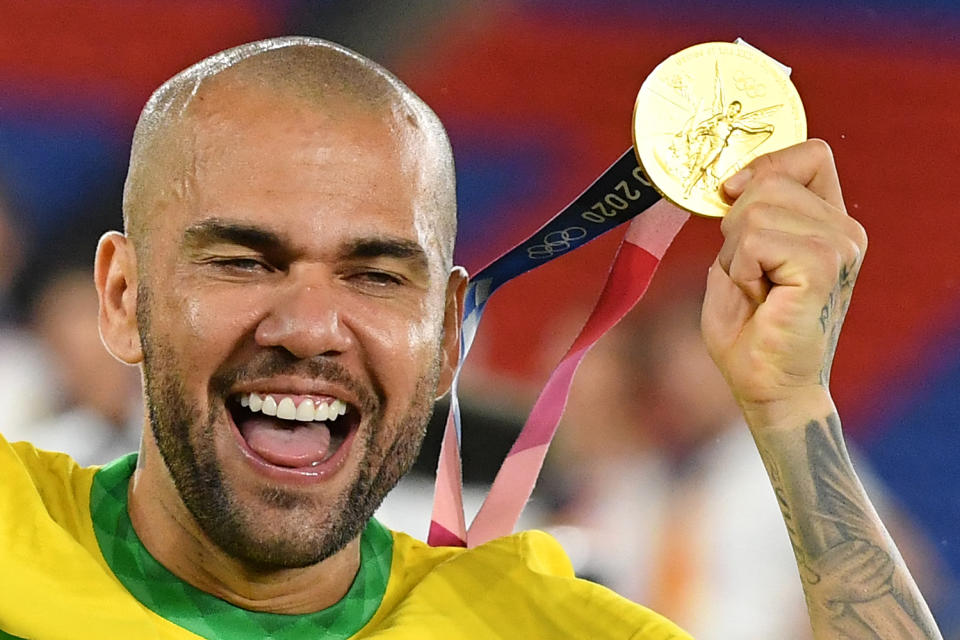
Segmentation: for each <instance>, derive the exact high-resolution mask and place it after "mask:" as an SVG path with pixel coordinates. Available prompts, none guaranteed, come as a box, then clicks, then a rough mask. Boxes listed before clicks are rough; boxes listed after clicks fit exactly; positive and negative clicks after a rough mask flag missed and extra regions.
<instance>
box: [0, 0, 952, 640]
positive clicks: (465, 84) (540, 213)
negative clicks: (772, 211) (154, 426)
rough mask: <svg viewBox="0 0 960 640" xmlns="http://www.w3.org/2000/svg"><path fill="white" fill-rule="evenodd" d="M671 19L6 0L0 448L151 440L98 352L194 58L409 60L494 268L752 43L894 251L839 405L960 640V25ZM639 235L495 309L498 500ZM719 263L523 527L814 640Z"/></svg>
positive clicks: (427, 479) (512, 291)
mask: <svg viewBox="0 0 960 640" xmlns="http://www.w3.org/2000/svg"><path fill="white" fill-rule="evenodd" d="M669 4H670V6H669V7H667V6H666V4H665V3H653V2H627V1H626V0H623V1H619V2H618V1H614V2H606V3H602V2H599V1H598V2H589V1H588V2H573V1H572V0H570V1H565V0H560V1H557V2H550V3H547V2H538V1H532V0H531V1H529V2H505V1H497V2H481V1H480V0H473V1H471V0H424V1H421V2H409V3H407V2H405V3H389V4H388V3H379V2H374V1H373V0H360V1H353V2H346V1H342V2H341V1H336V0H325V1H319V0H316V1H312V2H306V1H297V0H276V1H274V2H267V1H266V0H260V1H257V0H245V1H242V0H198V1H189V2H188V1H186V0H176V1H174V0H170V1H166V2H161V1H160V0H156V1H148V0H97V1H88V2H78V1H70V0H46V1H44V2H37V3H23V2H18V1H17V0H0V407H3V408H4V412H3V418H2V421H0V433H2V434H3V435H4V437H6V438H7V439H8V440H17V439H25V440H30V441H33V442H34V443H36V444H37V445H38V446H40V447H42V448H49V449H54V450H62V451H66V452H68V453H71V454H72V455H73V456H74V457H75V458H76V459H77V460H78V461H80V462H81V463H83V464H98V463H103V462H107V461H109V460H111V459H113V458H115V457H117V456H119V455H120V454H122V453H125V452H128V451H132V450H135V449H136V448H137V446H138V442H139V438H140V432H141V430H142V424H143V407H142V402H141V399H140V379H139V375H138V372H137V371H136V370H134V369H131V368H128V367H125V366H123V365H121V364H119V363H118V362H116V361H115V360H113V359H112V358H111V357H110V356H109V354H107V353H106V351H105V349H104V348H103V346H102V345H101V343H100V341H99V337H98V333H97V299H96V292H95V290H94V288H93V283H92V267H93V265H92V256H93V251H94V248H95V246H96V242H97V238H98V237H99V235H100V234H101V233H102V232H103V231H106V230H108V229H112V228H119V227H120V225H121V220H120V210H121V202H120V194H121V190H122V181H123V177H124V171H125V163H126V159H127V155H126V154H127V153H128V150H127V148H126V147H127V145H128V144H129V138H130V134H131V133H132V129H133V124H134V123H135V121H136V115H137V112H138V110H139V108H140V106H141V105H142V104H143V102H144V101H145V100H146V98H147V97H148V95H149V92H150V91H151V89H152V88H154V87H155V86H157V85H158V84H159V83H160V82H162V81H163V80H165V79H166V78H167V77H169V76H170V75H172V74H173V73H175V72H176V71H178V70H180V69H181V68H183V67H184V66H186V65H188V64H190V63H191V62H193V61H195V60H198V59H199V58H201V57H203V56H205V55H208V54H210V53H213V52H214V51H217V50H219V49H222V48H225V47H228V46H231V45H234V44H239V43H241V42H245V41H249V40H254V39H257V38H261V37H267V36H271V35H279V34H282V33H298V34H308V35H316V36H320V37H325V38H329V39H332V40H335V41H338V42H341V43H343V44H346V45H348V46H351V47H353V48H355V49H357V50H358V51H360V52H361V53H363V54H365V55H367V56H369V57H372V58H373V59H375V60H378V61H380V62H382V63H383V64H385V65H386V66H387V67H388V68H390V69H392V70H394V71H395V72H396V73H397V74H398V75H399V76H400V78H401V79H402V80H404V81H405V82H407V83H408V84H409V85H410V86H411V87H412V88H413V89H414V90H415V91H417V92H418V93H420V94H421V95H423V96H424V98H425V99H426V100H427V102H428V103H430V104H431V105H433V106H434V107H435V109H436V110H437V111H438V113H439V115H440V116H441V118H442V119H443V120H444V121H445V122H446V123H447V124H448V127H449V130H450V134H451V138H452V141H453V144H454V149H455V153H456V155H457V160H458V180H459V183H460V191H459V200H460V208H461V218H462V220H461V234H460V238H461V242H460V246H459V248H458V261H459V262H460V263H461V264H464V265H466V266H467V267H468V269H469V270H470V271H475V270H476V269H477V268H478V267H480V266H482V265H483V264H484V263H485V262H487V261H489V260H490V259H492V258H493V257H495V256H496V255H498V254H499V253H502V252H503V251H504V250H505V249H507V248H508V247H509V246H510V245H511V243H512V242H515V241H516V240H518V239H519V238H520V237H521V236H523V235H524V234H525V233H528V232H529V231H532V230H533V229H534V228H536V227H537V226H539V224H541V223H542V222H543V221H544V220H545V219H546V218H547V217H548V216H549V215H550V214H551V213H552V212H553V211H555V210H556V209H558V208H559V207H560V206H562V205H563V204H565V203H566V201H568V200H569V199H571V198H572V197H574V196H575V195H576V194H577V193H578V192H579V190H580V188H582V187H583V186H585V185H586V184H587V183H588V182H589V180H591V179H592V178H593V177H595V175H597V174H599V172H600V171H601V170H602V169H603V168H604V167H605V166H606V165H607V164H609V162H612V161H613V160H614V159H615V158H616V157H617V155H618V154H619V153H620V152H622V151H623V149H625V148H626V147H627V145H628V144H629V141H630V134H629V114H630V109H631V102H632V97H633V95H634V94H635V92H636V90H637V88H638V87H639V84H640V82H641V81H642V78H643V76H644V75H645V74H646V73H647V72H648V71H649V70H650V69H651V68H652V66H653V65H654V64H656V62H658V61H659V60H660V59H662V58H663V57H665V56H666V55H669V54H670V53H672V52H673V51H675V50H678V49H680V48H682V47H684V46H686V45H689V44H693V43H695V42H699V41H706V40H730V39H733V38H734V37H736V36H738V35H742V36H744V37H746V38H747V40H749V41H751V42H752V43H753V44H756V45H758V46H760V47H761V48H764V49H766V50H767V51H768V52H769V53H771V54H773V55H775V56H777V57H780V58H782V59H783V61H784V62H787V63H788V64H791V65H793V66H794V68H795V79H796V82H797V84H798V86H799V88H800V90H801V94H802V95H803V96H804V98H805V100H806V101H807V107H808V115H809V119H810V124H811V127H810V128H811V131H812V133H813V134H814V135H818V136H822V137H825V138H827V139H828V141H830V142H831V143H832V144H833V145H834V149H835V151H836V153H837V157H838V162H839V164H840V169H841V176H842V177H843V178H845V181H844V183H845V185H846V189H847V200H848V204H849V206H851V208H852V209H855V210H856V211H857V215H858V216H859V217H860V218H861V220H862V221H863V222H864V224H865V225H866V226H867V229H868V231H870V233H871V241H872V248H871V256H870V259H869V260H868V267H867V270H866V271H865V272H864V275H863V276H862V278H861V282H862V284H861V285H860V288H861V289H862V290H863V293H862V295H861V294H860V293H858V296H857V298H855V300H854V303H853V307H852V311H851V316H850V319H849V321H848V327H847V329H846V334H845V337H844V340H842V341H841V344H840V352H841V353H840V358H839V360H838V363H837V365H836V367H835V369H834V379H835V386H836V394H837V398H838V401H839V402H840V404H841V414H842V415H843V416H844V417H845V422H846V424H847V427H848V430H849V431H850V432H851V433H852V434H853V435H854V436H855V440H856V443H855V445H859V447H858V449H857V452H858V468H859V469H860V470H861V473H862V474H863V475H864V476H865V478H864V479H865V483H866V484H867V485H868V488H869V490H870V493H871V495H872V497H873V498H874V500H875V502H876V503H877V504H878V507H879V508H880V509H881V511H882V512H883V514H884V519H885V521H887V523H888V525H889V526H890V528H891V531H892V533H893V535H894V537H895V538H896V539H897V541H898V543H899V544H900V546H901V549H902V550H903V552H904V555H905V556H906V557H907V561H908V564H909V565H910V566H911V568H912V569H913V571H914V572H915V574H916V575H917V578H918V582H919V583H920V586H921V588H922V589H923V590H924V592H925V594H926V595H927V598H928V600H929V602H930V604H931V606H932V608H933V609H934V612H935V614H936V617H937V619H938V621H939V622H940V624H941V626H942V628H943V629H944V631H945V632H946V633H947V636H948V637H958V638H960V587H958V581H957V576H958V574H960V533H958V529H960V526H958V525H960V471H958V470H957V469H958V466H957V463H956V460H957V458H958V457H960V436H958V435H957V431H958V430H957V426H960V390H958V389H960V386H958V385H960V348H958V347H960V330H958V327H960V322H958V320H960V276H958V274H960V253H958V252H957V251H956V246H957V240H960V234H958V233H957V232H956V231H955V230H954V229H955V228H956V225H955V222H953V221H952V219H951V217H955V213H954V211H953V208H954V207H955V206H956V202H958V201H960V186H958V185H957V183H956V181H955V180H953V179H952V177H951V176H952V173H953V172H955V168H956V166H957V161H958V160H960V152H958V149H960V121H958V120H957V119H956V117H955V114H956V113H957V111H958V110H960V97H958V95H957V93H956V91H955V89H954V90H948V89H945V88H944V86H943V81H944V79H945V78H948V77H953V78H956V77H960V43H958V40H957V37H956V35H955V34H956V33H960V30H958V29H957V27H960V9H957V8H955V7H953V5H952V4H951V3H949V2H945V1H944V2H940V3H938V2H925V3H921V2H919V0H916V1H914V2H906V3H897V4H894V3H889V4H885V3H883V2H879V3H877V2H874V3H869V6H868V4H867V3H858V2H852V1H850V2H840V3H835V2H834V3H827V2H822V3H820V2H814V3H813V6H812V7H808V8H807V9H806V13H805V14H804V15H801V14H800V13H797V12H796V11H795V10H794V9H791V8H790V7H791V6H792V5H790V4H789V3H786V2H782V3H781V2H773V3H760V2H745V3H734V4H736V7H727V8H723V9H722V8H718V7H715V6H713V5H712V3H710V4H708V3H696V2H692V1H688V0H681V1H679V2H672V3H669ZM797 24H800V25H802V26H803V27H804V28H803V29H797V28H796V26H797ZM951 74H952V75H951ZM884 83H885V84H884ZM889 86H895V87H897V91H892V92H891V91H889V90H888V87H889ZM854 104H855V105H856V110H857V113H856V114H851V113H850V110H851V105H854ZM611 235H613V236H614V237H609V238H604V239H601V240H599V241H597V242H596V243H594V244H593V245H590V246H589V247H587V248H585V249H583V250H581V251H578V252H576V253H575V254H574V255H571V256H568V257H565V258H564V259H561V260H559V261H557V264H555V265H551V266H550V267H548V268H546V269H542V270H540V271H538V272H536V273H534V274H531V276H530V277H528V278H525V279H524V280H523V282H518V283H516V284H511V285H510V286H508V287H507V289H506V290H505V291H504V292H503V293H502V294H501V295H500V297H501V298H502V299H501V300H498V301H496V302H495V304H494V305H493V306H492V308H491V310H490V311H489V312H488V316H487V318H486V319H485V327H484V328H483V329H481V333H480V336H479V338H478V344H477V346H476V347H475V349H474V355H473V356H472V360H471V365H470V366H468V368H467V370H466V372H465V374H464V375H465V377H464V382H463V385H462V396H463V398H464V415H465V417H464V423H465V432H464V476H465V481H466V482H467V485H468V486H467V491H468V496H467V502H468V507H471V508H473V509H474V510H475V509H476V508H477V507H478V506H479V500H480V499H482V496H483V492H484V489H485V487H486V485H487V484H488V483H489V482H490V480H491V479H492V477H493V475H494V473H495V471H496V469H497V467H498V466H499V463H500V460H501V459H502V456H503V455H504V453H505V452H506V450H507V449H508V448H509V446H510V444H511V442H512V438H513V437H514V436H515V434H516V432H517V431H518V429H519V427H520V426H521V425H522V422H523V417H524V415H525V412H526V411H527V410H529V407H530V405H531V404H532V402H533V399H534V398H535V396H536V392H537V389H538V386H539V385H540V384H542V382H543V381H544V380H545V378H546V375H547V374H548V372H549V370H550V368H551V367H552V365H553V364H555V362H556V360H557V359H558V357H559V355H560V354H561V353H562V351H563V350H564V349H565V348H566V346H567V344H568V342H569V341H570V340H571V339H572V337H573V335H574V334H575V333H576V330H577V329H578V328H579V327H578V325H577V323H578V322H582V321H583V319H584V318H585V317H586V313H587V311H588V305H589V304H591V303H592V301H593V299H594V297H595V296H596V294H597V293H598V287H599V284H600V282H599V279H598V278H599V277H601V276H602V275H603V265H604V263H605V261H606V260H609V258H610V257H611V255H612V250H613V248H614V247H615V246H616V242H617V240H618V237H616V234H615V233H614V234H611ZM718 246H719V235H718V232H717V229H716V224H715V223H713V222H710V221H704V220H694V221H693V222H692V223H691V224H690V225H688V229H686V230H684V232H683V234H682V236H681V240H680V241H679V242H678V245H677V247H676V248H675V249H674V250H672V252H671V253H670V254H668V258H667V260H666V261H665V264H664V267H663V269H662V273H661V274H660V276H659V277H658V278H657V279H656V280H655V284H654V287H653V289H652V291H651V294H650V295H649V296H648V299H647V300H645V301H644V302H643V303H642V304H641V306H640V308H639V309H637V310H636V311H635V312H634V313H632V314H631V315H630V316H628V318H627V319H626V320H625V321H624V322H623V323H622V324H621V325H620V326H618V328H617V329H615V330H614V331H613V332H611V334H610V335H608V336H607V337H606V338H605V339H604V340H603V341H602V342H601V343H599V344H598V346H597V347H596V348H595V349H594V351H593V352H592V353H591V354H590V355H589V356H588V358H587V359H586V360H585V362H584V363H583V365H582V366H581V369H580V371H579V372H578V375H577V378H576V382H575V387H574V392H573V395H572V396H571V399H570V402H569V405H568V408H567V412H566V414H565V418H564V421H563V423H562V426H561V430H560V435H559V436H558V441H557V443H556V445H555V448H554V450H553V451H552V452H551V457H550V458H549V460H548V465H547V468H546V470H545V474H544V477H543V479H542V481H541V483H540V485H539V486H538V489H537V492H536V493H535V496H534V500H533V502H532V503H531V505H530V508H529V510H528V513H527V514H526V516H525V518H526V520H525V522H524V523H523V525H524V526H528V527H538V528H545V529H547V530H549V531H551V532H552V533H553V534H554V535H556V536H557V537H558V538H559V539H560V540H561V542H562V543H563V544H564V546H565V547H566V548H567V549H568V551H569V552H570V554H571V557H572V559H573V561H574V564H575V566H576V568H577V570H578V572H579V573H580V574H581V575H583V576H585V577H588V578H591V579H595V580H598V581H601V582H603V583H605V584H608V585H610V586H611V587H613V588H614V589H616V590H617V591H619V592H621V593H623V594H624V595H626V596H628V597H631V598H633V599H636V600H637V601H638V602H641V603H644V604H647V605H648V606H651V607H653V608H655V609H657V610H660V611H662V612H663V613H665V614H667V615H669V616H671V617H673V618H674V619H676V620H677V622H679V623H680V624H681V625H682V626H684V627H686V628H687V629H688V630H689V631H690V632H691V633H693V634H694V635H695V636H696V637H698V638H704V639H707V640H710V639H711V638H738V639H745V640H749V639H751V638H756V639H761V638H763V639H768V638H784V639H791V638H797V639H801V638H806V637H809V633H808V632H807V631H806V623H805V622H804V619H805V618H804V614H803V599H802V594H801V592H800V588H799V581H798V579H797V575H796V568H795V565H794V562H793V558H792V554H791V551H790V548H789V544H788V541H787V537H786V534H785V531H784V527H783V524H782V521H781V519H780V516H779V512H778V511H777V507H776V503H775V501H774V498H773V495H772V491H771V490H770V488H769V484H768V483H767V481H766V477H765V473H764V470H763V468H762V465H761V463H760V459H759V457H758V456H757V454H756V452H755V449H754V447H753V444H752V442H751V441H750V437H749V434H748V432H747V431H746V429H745V428H744V427H743V425H742V424H741V423H740V421H739V418H738V414H737V410H736V407H735V405H734V404H733V401H732V399H731V398H730V397H729V394H728V392H727V390H726V387H725V385H724V384H723V381H722V380H721V379H720V377H719V374H718V373H717V372H716V371H715V369H714V368H713V366H712V363H711V362H710V361H709V358H708V357H707V355H706V353H705V350H704V348H703V346H702V344H701V343H700V340H699V334H698V326H697V314H698V306H699V299H700V296H701V295H702V276H703V274H705V272H706V267H707V265H708V264H709V263H710V261H711V259H712V254H711V252H715V251H716V248H717V247H718ZM531 309H542V310H544V313H531V312H530V310H531ZM548 312H549V313H548ZM445 415H446V405H445V404H444V403H443V402H441V404H440V406H439V407H438V409H437V415H436V416H435V419H434V421H433V423H432V424H431V427H430V430H429V432H428V436H427V441H426V443H425V446H424V451H423V454H422V455H421V459H420V460H419V461H418V463H417V466H416V468H415V469H414V471H413V472H412V473H411V475H410V476H409V477H408V478H407V479H405V480H404V482H403V483H402V484H401V487H400V488H399V489H398V490H397V491H396V492H395V493H394V494H393V495H391V497H390V498H388V500H387V503H386V504H385V505H384V507H383V508H382V510H381V513H380V515H381V517H382V519H383V520H384V521H385V522H386V523H387V524H388V525H390V526H394V527H397V528H401V529H405V530H407V531H409V532H411V533H413V534H414V535H418V536H420V537H423V536H425V533H426V527H427V523H428V520H429V509H430V500H431V494H432V484H431V479H432V475H433V471H434V469H435V465H436V454H437V451H438V449H439V440H440V430H441V428H442V422H443V419H444V417H445Z"/></svg>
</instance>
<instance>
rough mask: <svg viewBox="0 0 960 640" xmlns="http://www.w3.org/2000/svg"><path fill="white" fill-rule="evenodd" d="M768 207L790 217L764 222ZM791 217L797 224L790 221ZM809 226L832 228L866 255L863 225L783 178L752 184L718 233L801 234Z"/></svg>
mask: <svg viewBox="0 0 960 640" xmlns="http://www.w3.org/2000/svg"><path fill="white" fill-rule="evenodd" d="M769 205H772V206H774V207H776V208H779V209H782V210H784V211H788V212H790V213H789V215H781V216H778V217H777V218H776V219H772V220H767V217H768V216H770V215H773V214H772V213H771V212H770V211H769V210H768V208H767V207H768V206H769ZM791 215H792V216H795V217H796V218H797V220H791ZM810 222H813V223H815V227H816V228H818V229H819V228H822V227H823V226H824V225H829V226H831V227H833V228H834V229H836V230H837V231H839V232H840V233H842V234H843V235H846V236H847V237H848V238H850V239H851V240H853V241H854V243H856V244H857V246H859V247H860V253H861V254H863V253H865V252H866V249H867V233H866V231H865V230H864V228H863V225H861V224H860V223H859V222H858V221H857V220H855V219H854V218H852V217H850V216H849V215H847V214H846V212H844V211H843V210H841V209H837V208H836V207H834V206H833V205H831V204H829V203H828V202H826V201H825V200H823V199H822V198H821V197H820V196H818V195H816V194H815V193H813V192H812V191H810V190H809V189H807V188H806V187H804V186H803V185H801V184H800V183H798V182H796V181H794V180H793V179H791V178H789V177H788V176H785V175H783V174H774V173H769V174H766V175H765V176H762V177H758V178H757V179H756V180H754V181H752V182H751V183H750V184H749V185H748V186H747V188H746V189H745V190H744V192H743V193H742V194H741V196H740V197H739V198H737V201H736V202H735V203H734V205H733V206H732V207H731V208H730V211H728V212H727V215H726V216H724V218H723V220H722V221H721V223H720V231H721V232H722V233H723V234H724V236H729V235H731V234H732V233H736V230H737V229H739V228H741V227H745V228H749V227H750V226H761V227H764V228H781V229H783V230H785V231H795V232H799V233H803V232H810V231H812V230H813V229H814V226H811V225H810V224H809V223H810Z"/></svg>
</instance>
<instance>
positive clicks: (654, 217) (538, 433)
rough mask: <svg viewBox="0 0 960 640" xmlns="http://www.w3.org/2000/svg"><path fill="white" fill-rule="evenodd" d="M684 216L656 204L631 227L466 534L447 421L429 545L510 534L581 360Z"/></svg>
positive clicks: (627, 304) (636, 292)
mask: <svg viewBox="0 0 960 640" xmlns="http://www.w3.org/2000/svg"><path fill="white" fill-rule="evenodd" d="M689 217H690V214H689V213H687V212H686V211H683V210H681V209H679V208H677V207H675V206H674V205H672V204H670V203H668V202H666V201H665V200H661V201H660V202H658V203H656V204H654V205H653V206H651V207H650V208H649V209H647V210H646V211H645V212H644V213H642V214H641V215H638V216H637V217H636V218H634V219H633V221H632V222H631V223H630V226H629V228H628V230H627V234H626V236H625V237H624V239H623V242H622V243H621V245H620V248H619V249H618V251H617V255H616V257H615V258H614V261H613V265H612V267H611V269H610V273H609V275H608V277H607V281H606V283H605V285H604V287H603V290H602V292H601V294H600V298H599V299H598V301H597V303H596V305H595V307H594V309H593V311H592V312H591V314H590V316H589V318H588V319H587V321H586V323H585V324H584V326H583V329H581V331H580V333H579V334H578V335H577V337H576V339H575V340H574V341H573V344H572V345H571V346H570V349H569V350H568V351H567V353H566V355H565V356H564V357H563V359H561V361H560V363H559V364H558V365H557V368H556V369H555V370H554V371H553V373H552V374H551V375H550V378H549V379H548V381H547V384H546V385H545V386H544V389H543V391H542V392H541V393H540V397H539V398H538V399H537V402H536V404H534V407H533V410H532V411H531V413H530V417H529V418H528V419H527V422H526V424H525V425H524V427H523V430H522V431H521V432H520V435H519V436H518V437H517V440H516V442H515V443H514V445H513V447H512V448H511V449H510V452H509V453H508V454H507V457H506V459H505V460H504V462H503V465H502V466H501V468H500V471H499V472H498V473H497V477H496V478H495V479H494V482H493V486H492V487H491V489H490V493H489V494H488V495H487V498H486V500H484V502H483V505H482V506H481V508H480V511H479V512H478V513H477V516H476V518H474V521H473V524H472V525H471V526H470V529H469V531H468V530H467V529H466V522H465V518H464V513H463V495H462V479H461V475H460V447H459V442H458V439H457V436H456V428H455V425H454V420H453V414H454V407H453V406H451V413H450V415H449V416H448V418H447V425H446V429H445V431H444V437H443V443H442V445H441V450H440V463H439V466H438V468H437V489H436V496H435V501H434V508H433V515H432V520H431V523H430V534H429V538H428V543H429V544H431V545H434V546H437V545H446V546H468V547H474V546H476V545H479V544H483V543H484V542H487V541H489V540H492V539H494V538H498V537H500V536H504V535H507V534H509V533H511V532H512V531H513V529H514V527H515V526H516V524H517V521H518V520H519V518H520V514H521V512H522V511H523V507H524V506H525V505H526V503H527V501H528V500H529V499H530V495H531V493H532V492H533V488H534V486H535V485H536V482H537V477H538V476H539V474H540V469H541V468H542V466H543V460H544V458H545V456H546V454H547V449H548V447H549V446H550V442H551V440H552V439H553V436H554V434H555V433H556V431H557V425H558V424H559V422H560V417H561V415H562V414H563V410H564V408H565V407H566V404H567V398H568V396H569V394H570V386H571V384H572V383H573V375H574V373H576V370H577V367H578V366H579V364H580V361H581V360H583V357H584V356H585V355H586V353H587V352H588V351H589V350H590V348H591V347H592V346H593V345H594V344H595V343H596V342H597V340H599V339H600V338H601V337H602V336H603V335H604V334H605V333H606V332H607V331H609V330H610V329H611V328H612V327H613V326H614V325H616V324H617V322H619V321H620V319H621V318H623V316H625V315H626V314H627V312H628V311H630V309H632V308H633V306H634V305H635V304H636V303H637V302H639V300H640V299H641V298H642V297H643V295H644V294H645V293H646V291H647V288H648V287H649V286H650V282H651V280H652V279H653V274H654V272H656V270H657V267H658V266H659V264H660V260H661V259H662V258H663V255H664V253H665V252H666V250H667V248H668V247H669V246H670V243H671V242H673V239H674V238H675V237H676V235H677V233H678V232H679V231H680V228H681V227H682V226H683V224H684V223H685V222H686V221H687V219H688V218H689Z"/></svg>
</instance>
